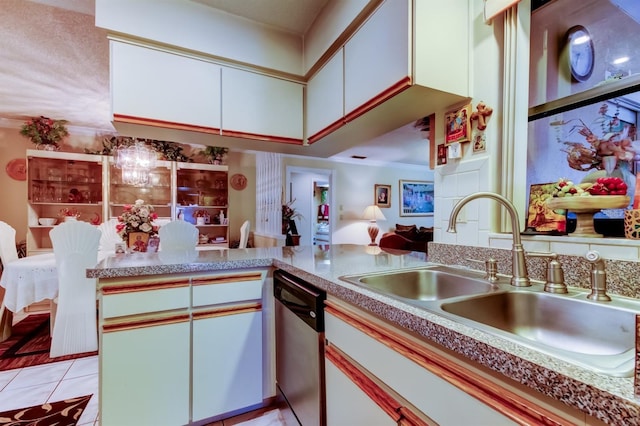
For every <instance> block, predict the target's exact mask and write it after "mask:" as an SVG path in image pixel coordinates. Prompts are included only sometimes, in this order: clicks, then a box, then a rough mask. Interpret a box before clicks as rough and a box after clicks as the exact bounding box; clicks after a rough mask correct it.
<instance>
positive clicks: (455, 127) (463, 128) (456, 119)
mask: <svg viewBox="0 0 640 426" xmlns="http://www.w3.org/2000/svg"><path fill="white" fill-rule="evenodd" d="M444 124H445V129H444V143H445V145H449V144H452V143H454V142H468V141H469V140H470V138H471V104H467V105H465V106H463V107H461V108H458V109H454V110H451V111H448V112H446V113H445V115H444Z"/></svg>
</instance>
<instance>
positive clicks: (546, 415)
mask: <svg viewBox="0 0 640 426" xmlns="http://www.w3.org/2000/svg"><path fill="white" fill-rule="evenodd" d="M325 304H326V307H325V312H326V313H328V314H331V315H333V316H335V317H337V318H339V319H341V320H342V321H344V322H346V323H347V324H349V325H351V326H353V327H355V328H356V329H358V330H360V331H361V332H363V333H365V334H366V335H368V336H370V337H372V338H374V339H375V340H377V341H379V342H380V343H382V344H384V345H386V346H388V347H389V348H391V349H393V350H394V351H396V352H398V353H399V354H401V355H403V356H404V357H406V358H408V359H410V360H412V361H414V362H415V363H417V364H418V365H420V366H421V367H423V368H425V369H426V370H428V371H429V372H431V373H433V374H435V375H436V376H438V377H440V378H441V379H443V380H446V381H447V382H449V383H451V384H452V385H454V386H456V387H457V388H459V389H460V390H462V391H464V392H465V393H467V394H469V395H470V396H472V397H474V398H476V399H477V400H479V401H481V402H482V403H484V404H486V405H487V406H489V407H492V408H493V409H495V410H496V411H498V412H500V413H502V414H503V415H505V416H506V417H508V418H510V419H511V420H513V421H515V422H518V423H521V424H544V425H562V426H565V425H566V426H571V425H572V423H571V422H569V421H567V420H565V419H563V418H562V417H560V416H558V415H556V414H555V413H553V412H551V411H549V410H547V409H545V408H543V407H541V406H539V405H536V404H533V403H532V402H531V401H529V400H527V399H525V398H524V397H522V396H520V395H517V394H515V393H513V392H511V391H509V390H508V389H505V388H503V387H501V386H500V385H498V384H496V383H493V382H492V381H490V380H488V379H486V378H484V377H482V376H480V375H479V374H477V373H474V372H473V371H470V370H468V369H466V368H464V367H463V366H460V365H457V364H454V363H452V362H451V361H450V360H447V359H446V358H445V357H443V356H442V355H440V354H438V353H436V352H434V351H431V350H429V349H427V348H425V347H423V346H416V344H415V342H412V341H411V340H410V339H408V338H407V337H404V336H402V335H401V334H399V333H396V332H394V331H393V330H391V329H388V328H383V327H380V325H378V324H376V323H374V322H373V321H371V320H369V319H367V318H364V317H362V316H360V315H358V314H356V313H354V312H350V311H347V310H345V309H343V308H342V307H341V306H339V305H337V304H335V303H333V302H332V301H330V300H327V301H325Z"/></svg>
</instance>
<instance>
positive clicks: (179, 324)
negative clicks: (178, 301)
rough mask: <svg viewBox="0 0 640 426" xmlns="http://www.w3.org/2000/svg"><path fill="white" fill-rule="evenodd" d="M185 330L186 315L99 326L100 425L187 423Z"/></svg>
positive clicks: (187, 327) (187, 386) (187, 385)
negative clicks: (152, 323)
mask: <svg viewBox="0 0 640 426" xmlns="http://www.w3.org/2000/svg"><path fill="white" fill-rule="evenodd" d="M146 319H147V322H148V318H146ZM132 322H133V321H132ZM189 328H190V327H189V315H188V314H187V313H185V314H184V315H183V316H182V318H175V316H174V317H171V318H166V321H165V324H164V325H162V324H161V323H159V325H156V326H150V327H149V326H142V325H140V326H135V325H134V324H131V328H129V327H128V326H127V325H126V324H121V328H120V329H117V328H111V329H110V331H105V328H104V326H103V329H102V333H101V342H100V424H102V425H150V426H151V425H153V426H160V425H167V426H174V425H184V424H187V423H189V390H190V389H189V365H190V364H189V357H190V353H189Z"/></svg>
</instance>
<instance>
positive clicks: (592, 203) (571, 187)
mask: <svg viewBox="0 0 640 426" xmlns="http://www.w3.org/2000/svg"><path fill="white" fill-rule="evenodd" d="M626 193H627V184H625V183H624V181H623V180H622V179H620V178H618V177H600V178H598V179H597V180H596V181H595V182H583V183H580V184H578V185H576V184H574V183H573V182H571V181H570V180H568V179H564V178H562V179H559V180H558V182H556V184H555V188H554V191H553V197H552V198H548V199H547V201H546V203H547V206H548V207H549V208H550V209H552V210H559V209H562V210H569V211H572V212H574V213H575V214H576V230H575V231H574V232H573V233H572V234H571V235H572V236H574V237H602V235H601V234H599V233H597V232H596V231H595V229H594V227H593V215H594V214H595V213H596V212H599V211H600V210H603V209H604V210H606V209H621V208H625V207H627V206H628V205H629V201H630V198H629V197H628V196H627V195H626Z"/></svg>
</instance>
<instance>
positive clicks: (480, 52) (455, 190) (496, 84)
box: [434, 0, 524, 246]
mask: <svg viewBox="0 0 640 426" xmlns="http://www.w3.org/2000/svg"><path fill="white" fill-rule="evenodd" d="M469 4H470V5H471V11H470V22H469V25H470V28H472V31H471V37H472V40H470V46H472V53H471V58H470V64H471V70H472V73H471V77H472V80H471V86H472V87H471V93H473V99H472V100H471V102H472V107H473V108H474V109H475V107H476V105H477V104H478V102H480V101H482V102H484V103H485V104H486V105H488V106H490V107H491V108H493V114H492V115H491V117H490V118H489V120H488V124H487V128H486V130H485V137H486V151H485V152H480V153H474V152H473V150H472V147H471V143H470V142H467V143H464V144H463V157H462V158H461V159H457V160H452V159H449V160H448V164H447V165H444V166H437V167H436V170H435V179H434V180H435V197H436V205H435V216H434V228H435V229H434V241H438V242H444V243H451V244H465V245H480V246H488V245H489V239H488V236H489V233H490V231H491V227H492V223H491V220H490V219H491V217H492V216H495V212H496V211H497V209H498V208H499V206H498V205H497V203H495V202H491V201H489V200H486V199H484V200H476V201H472V202H471V203H469V204H468V205H467V206H466V207H465V208H464V210H465V212H464V214H465V216H466V222H465V223H459V224H458V226H457V231H458V232H457V233H455V234H451V233H447V232H446V230H447V227H448V223H449V215H450V213H451V210H452V209H453V206H454V205H455V203H456V202H457V201H458V200H459V199H461V198H462V197H464V196H466V195H469V194H471V193H474V192H478V191H492V192H496V191H498V177H499V176H500V175H501V174H502V173H503V171H502V169H501V165H500V163H499V159H500V156H501V155H502V152H501V151H502V146H501V135H502V126H503V124H504V123H503V122H502V117H503V111H502V110H501V108H502V97H501V96H502V78H503V76H502V21H501V19H495V20H494V22H493V24H492V25H487V24H485V23H484V19H483V6H484V2H483V1H482V0H469ZM452 107H455V106H452ZM444 113H445V111H437V112H436V142H437V143H442V142H443V140H444V130H443V129H444V123H443V115H444ZM476 131H477V130H476V129H475V124H474V129H473V130H472V137H473V135H474V132H476ZM523 167H524V166H523ZM522 208H523V209H524V206H522Z"/></svg>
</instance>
